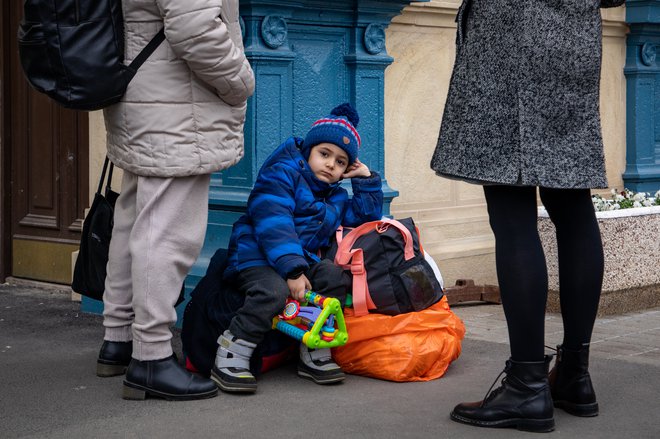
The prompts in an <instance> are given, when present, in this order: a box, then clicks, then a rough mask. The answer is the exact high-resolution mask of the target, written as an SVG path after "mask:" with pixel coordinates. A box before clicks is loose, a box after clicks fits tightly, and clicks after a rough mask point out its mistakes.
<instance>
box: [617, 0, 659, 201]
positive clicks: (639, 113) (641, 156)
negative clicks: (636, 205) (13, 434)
mask: <svg viewBox="0 0 660 439" xmlns="http://www.w3.org/2000/svg"><path fill="white" fill-rule="evenodd" d="M626 22H628V23H629V25H630V34H629V35H628V39H627V50H626V66H625V75H626V81H627V97H626V100H627V102H626V112H627V115H626V171H625V172H624V174H623V181H624V184H625V187H627V188H629V189H632V190H634V191H643V192H655V191H657V190H658V189H660V59H658V58H659V57H658V56H657V53H658V52H659V51H660V0H628V1H627V2H626Z"/></svg>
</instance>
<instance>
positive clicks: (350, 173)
mask: <svg viewBox="0 0 660 439" xmlns="http://www.w3.org/2000/svg"><path fill="white" fill-rule="evenodd" d="M370 176H371V171H370V170H369V168H368V167H367V165H365V164H364V163H362V162H361V161H360V160H358V159H355V163H353V164H352V165H350V166H349V167H348V168H346V172H344V174H343V175H342V176H341V178H353V177H370Z"/></svg>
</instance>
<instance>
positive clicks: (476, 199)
mask: <svg viewBox="0 0 660 439" xmlns="http://www.w3.org/2000/svg"><path fill="white" fill-rule="evenodd" d="M460 3H461V1H460V0H445V1H438V0H432V1H431V2H428V3H421V4H414V5H411V6H409V7H407V8H406V9H405V10H404V12H403V14H402V15H401V16H399V17H396V18H395V19H394V20H393V22H392V24H391V25H390V26H389V28H388V30H387V50H388V52H389V54H390V55H391V56H392V57H393V58H394V62H393V64H392V65H391V66H390V67H388V69H387V70H386V73H385V169H386V175H387V179H388V182H389V184H390V186H392V187H393V188H395V189H397V190H398V191H399V192H400V196H399V197H398V198H396V199H395V200H394V202H393V205H392V213H393V215H394V216H395V217H406V216H413V218H414V219H415V221H416V222H417V224H418V225H419V227H420V229H421V232H422V238H423V243H424V246H425V249H426V250H427V251H428V252H429V253H430V254H431V255H432V256H433V257H434V258H435V259H436V262H437V263H438V265H439V267H440V270H441V271H442V273H443V276H444V277H445V281H446V284H447V285H452V284H453V283H454V282H455V280H456V279H459V278H471V279H474V280H475V282H476V283H478V284H496V283H497V278H496V275H495V265H494V254H493V253H494V242H493V237H492V234H491V231H490V228H489V226H488V219H487V215H486V210H485V204H484V200H483V195H482V190H481V187H480V186H476V185H469V184H466V183H461V182H456V181H451V180H447V179H443V178H439V177H437V176H435V173H434V172H433V171H431V170H430V168H429V162H430V158H431V155H432V153H433V150H434V148H435V144H436V140H437V136H438V131H439V128H440V120H441V116H442V111H443V108H444V101H445V99H446V96H447V89H448V85H449V79H450V76H451V71H452V67H453V62H454V56H455V35H456V29H455V22H454V18H455V15H456V10H457V8H458V6H459V4H460ZM603 18H604V22H603V25H604V30H603V34H604V36H605V38H604V41H603V47H604V57H603V75H602V92H601V107H602V121H603V135H604V141H605V149H606V161H607V173H608V178H609V180H610V186H612V187H619V188H620V187H622V180H621V173H622V172H623V170H624V167H625V78H624V76H623V65H624V62H625V33H626V30H627V28H626V26H625V24H623V20H624V10H623V8H617V9H613V10H612V9H610V10H606V11H603Z"/></svg>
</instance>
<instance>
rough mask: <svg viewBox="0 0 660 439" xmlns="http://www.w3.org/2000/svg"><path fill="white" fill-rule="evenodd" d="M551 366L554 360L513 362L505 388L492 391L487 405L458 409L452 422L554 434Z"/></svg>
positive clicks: (507, 370)
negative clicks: (549, 370) (549, 367)
mask: <svg viewBox="0 0 660 439" xmlns="http://www.w3.org/2000/svg"><path fill="white" fill-rule="evenodd" d="M549 364H550V357H546V359H545V361H536V362H518V361H513V360H511V359H509V360H508V361H507V362H506V367H505V368H504V371H503V372H502V373H505V374H506V377H505V378H504V379H503V380H502V384H501V386H500V387H498V388H497V389H495V390H493V391H492V392H490V390H489V391H488V393H487V394H486V398H485V399H484V400H483V401H479V402H464V403H461V404H459V405H457V406H456V407H455V408H454V411H452V412H451V418H452V419H453V420H454V421H458V422H462V423H464V424H470V425H475V426H478V427H515V428H517V429H518V430H525V431H533V432H549V431H552V430H554V428H555V420H554V417H553V407H552V398H551V397H550V386H549V385H548V365H549ZM502 373H501V374H500V376H501V375H502ZM498 378H499V377H498ZM495 382H497V379H495ZM494 385H495V383H493V386H494ZM493 386H491V389H492V388H493Z"/></svg>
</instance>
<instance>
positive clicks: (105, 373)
mask: <svg viewBox="0 0 660 439" xmlns="http://www.w3.org/2000/svg"><path fill="white" fill-rule="evenodd" d="M127 368H128V365H127V364H126V365H124V364H104V363H101V362H98V363H96V376H97V377H101V378H108V377H114V376H118V375H124V374H125V373H126V369H127Z"/></svg>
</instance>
